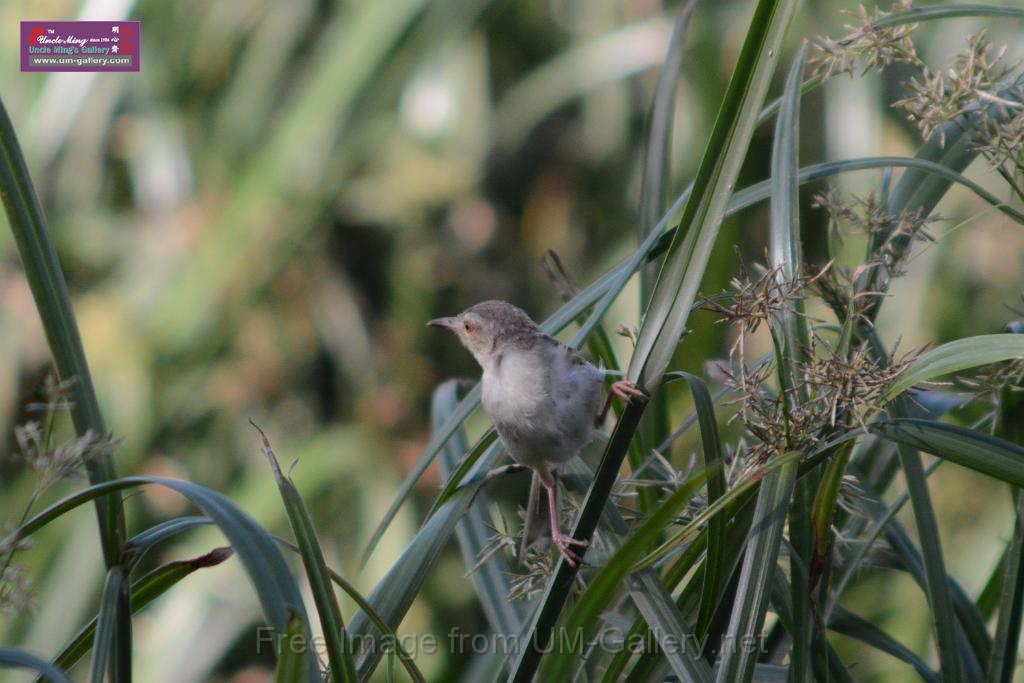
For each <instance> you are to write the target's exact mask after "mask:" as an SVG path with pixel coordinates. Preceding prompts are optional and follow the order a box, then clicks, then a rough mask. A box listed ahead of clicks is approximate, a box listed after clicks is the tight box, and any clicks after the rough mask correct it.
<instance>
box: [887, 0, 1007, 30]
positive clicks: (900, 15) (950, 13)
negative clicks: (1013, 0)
mask: <svg viewBox="0 0 1024 683" xmlns="http://www.w3.org/2000/svg"><path fill="white" fill-rule="evenodd" d="M960 17H1009V18H1014V19H1024V9H1020V8H1017V7H999V6H997V5H975V4H970V3H964V4H956V5H949V6H944V7H913V8H910V9H905V10H897V11H895V12H892V13H891V14H889V15H887V16H884V17H882V18H881V19H878V20H876V21H873V22H871V25H872V26H873V27H875V28H885V27H886V26H899V25H901V24H917V23H920V22H922V21H935V20H938V19H957V18H960Z"/></svg>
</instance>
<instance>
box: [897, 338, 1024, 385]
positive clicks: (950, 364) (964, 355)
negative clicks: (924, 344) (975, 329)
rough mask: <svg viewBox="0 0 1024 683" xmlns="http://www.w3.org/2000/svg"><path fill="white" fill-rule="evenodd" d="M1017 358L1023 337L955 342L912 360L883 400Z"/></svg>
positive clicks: (1022, 355) (1023, 349) (1023, 351)
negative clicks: (929, 381) (937, 381)
mask: <svg viewBox="0 0 1024 683" xmlns="http://www.w3.org/2000/svg"><path fill="white" fill-rule="evenodd" d="M1020 359H1024V335H1020V334H985V335H980V336H976V337H966V338H964V339H957V340H956V341H951V342H949V343H947V344H943V345H942V346H937V347H935V348H934V349H931V350H930V351H926V352H925V353H923V354H921V355H920V356H919V357H917V358H916V359H914V360H913V361H912V362H911V363H910V364H909V365H908V366H907V367H905V368H904V369H903V371H902V372H901V373H900V374H899V375H898V376H897V377H896V379H895V381H894V382H893V384H892V386H890V387H889V389H888V390H887V391H886V392H885V396H884V397H883V400H884V401H891V400H892V399H893V398H895V397H897V396H899V395H900V394H902V393H903V392H904V391H906V390H907V389H909V388H911V387H912V386H914V385H915V384H920V383H922V382H926V381H928V380H932V379H935V378H937V377H942V376H944V375H949V374H951V373H954V372H959V371H960V370H967V369H968V368H975V367H978V366H980V365H988V364H989V363H998V362H1000V361H1005V360H1020Z"/></svg>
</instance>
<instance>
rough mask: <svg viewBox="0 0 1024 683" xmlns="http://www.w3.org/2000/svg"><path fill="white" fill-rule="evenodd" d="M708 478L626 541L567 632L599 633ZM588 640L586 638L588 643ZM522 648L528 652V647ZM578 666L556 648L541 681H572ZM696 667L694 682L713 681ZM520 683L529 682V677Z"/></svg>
mask: <svg viewBox="0 0 1024 683" xmlns="http://www.w3.org/2000/svg"><path fill="white" fill-rule="evenodd" d="M706 477H707V474H706V473H705V472H704V471H700V472H698V473H696V474H694V475H693V476H691V477H690V478H689V479H687V481H686V482H685V483H683V484H682V485H681V486H680V487H679V488H678V489H677V490H675V491H674V492H672V494H671V495H670V496H669V497H668V498H666V499H665V501H664V502H663V503H662V504H661V505H660V506H659V507H658V508H657V510H655V511H654V512H653V513H652V514H651V515H650V516H649V517H648V518H647V519H646V520H645V521H644V522H643V524H641V525H640V526H639V527H638V528H637V529H636V530H635V531H634V532H633V533H631V534H630V535H629V536H628V537H627V538H626V540H625V542H623V544H622V547H621V548H619V550H618V551H617V552H616V553H615V554H614V555H613V556H612V557H611V558H610V559H609V560H608V562H607V563H605V565H604V566H603V567H601V568H600V569H599V570H598V572H597V574H595V575H594V577H593V578H592V579H591V580H590V583H589V585H588V586H587V590H586V591H585V592H584V594H583V595H582V596H581V597H580V599H579V600H577V601H576V603H575V606H574V607H573V609H572V610H571V611H570V612H569V614H568V615H566V619H565V626H564V627H562V628H564V629H565V632H566V633H569V634H575V633H584V634H590V633H593V632H594V631H595V629H596V625H597V623H598V619H599V617H600V615H601V613H602V612H604V611H605V609H607V607H608V604H609V603H610V602H611V600H612V599H613V598H614V597H615V595H616V594H617V593H618V590H619V586H620V585H621V583H622V581H623V580H624V579H625V578H626V576H627V575H628V574H629V573H630V571H632V570H633V567H634V566H635V565H636V564H637V563H638V562H639V560H640V559H641V558H642V557H643V555H644V553H645V552H646V551H647V550H648V548H649V547H650V545H651V544H652V543H654V542H655V541H656V540H657V538H658V536H659V535H660V534H661V532H662V530H663V529H664V528H665V527H666V526H667V525H668V524H670V523H671V522H672V520H673V519H674V518H675V516H676V514H678V512H679V510H680V509H681V508H682V506H683V505H685V504H686V503H687V502H688V501H689V500H690V499H691V498H692V497H693V495H694V493H696V492H697V490H699V489H700V488H701V487H702V486H703V485H704V480H705V478H706ZM552 583H553V582H552ZM527 637H529V634H527ZM586 640H587V637H586V636H585V637H584V641H586ZM521 649H525V647H523V648H521ZM684 656H685V655H684ZM691 661H692V660H691ZM577 663H578V653H574V652H572V651H571V650H569V649H568V648H554V649H552V650H551V652H550V654H549V655H548V656H547V657H545V658H544V661H543V665H542V666H541V668H540V670H539V671H538V678H539V680H542V681H567V680H570V678H571V675H572V671H573V669H574V667H575V665H576V664H577ZM692 666H693V667H694V668H693V669H692V670H691V668H690V667H687V675H688V676H690V677H691V678H690V680H698V681H700V680H710V677H709V676H705V675H703V674H702V673H697V667H698V666H699V665H697V664H696V663H693V664H692ZM705 673H706V672H705ZM513 676H515V672H513ZM694 677H696V678H694ZM530 678H532V672H530ZM520 680H528V678H523V679H520Z"/></svg>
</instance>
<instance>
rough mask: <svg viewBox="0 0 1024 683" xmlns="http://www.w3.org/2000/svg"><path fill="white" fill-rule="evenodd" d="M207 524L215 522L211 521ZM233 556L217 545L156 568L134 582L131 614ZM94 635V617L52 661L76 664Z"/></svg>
mask: <svg viewBox="0 0 1024 683" xmlns="http://www.w3.org/2000/svg"><path fill="white" fill-rule="evenodd" d="M203 519H205V518H203ZM207 523H210V524H212V522H210V521H209V520H207ZM231 555H232V551H231V549H230V548H215V549H214V550H212V551H210V552H209V553H207V554H205V555H202V556H200V557H196V558H194V559H191V560H176V561H174V562H168V563H167V564H164V565H161V566H159V567H157V568H156V569H154V570H153V571H151V572H149V573H147V574H146V575H145V576H143V577H142V578H140V579H139V580H138V581H135V582H134V583H133V584H132V587H131V591H132V601H131V603H132V613H133V614H138V613H139V612H140V611H142V610H143V609H144V608H145V607H146V606H147V605H149V604H150V603H151V602H153V601H154V600H156V599H157V598H158V597H160V596H161V595H163V594H164V593H166V592H167V591H168V590H170V589H171V588H172V587H174V586H175V585H176V584H177V583H178V582H179V581H181V580H182V579H184V578H185V577H186V576H188V575H190V574H192V573H193V572H195V571H198V570H200V569H203V568H205V567H214V566H216V565H218V564H220V563H222V562H224V561H225V560H227V559H228V558H229V557H231ZM95 635H96V619H92V620H91V621H90V622H89V623H88V624H86V625H85V626H84V627H83V628H82V630H80V631H79V632H78V633H77V634H76V635H75V637H74V638H72V639H71V641H70V642H69V643H68V644H67V645H65V646H64V647H63V648H61V651H60V652H59V653H58V654H57V656H56V657H55V658H54V660H53V664H54V666H57V667H60V668H61V669H64V670H68V669H70V668H71V667H73V666H74V665H75V663H77V662H78V660H79V659H81V658H82V657H84V656H85V653H87V652H88V651H89V650H90V648H92V644H93V639H94V637H95Z"/></svg>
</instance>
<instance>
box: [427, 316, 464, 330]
mask: <svg viewBox="0 0 1024 683" xmlns="http://www.w3.org/2000/svg"><path fill="white" fill-rule="evenodd" d="M458 322H459V319H458V318H435V319H434V320H431V321H430V322H429V323H427V325H428V326H429V327H447V328H448V329H449V330H454V329H455V326H456V325H457V324H458Z"/></svg>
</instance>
